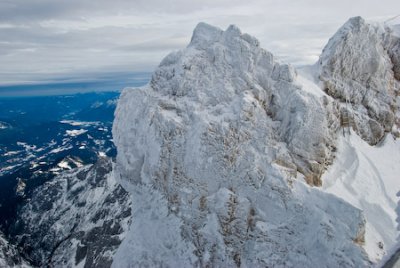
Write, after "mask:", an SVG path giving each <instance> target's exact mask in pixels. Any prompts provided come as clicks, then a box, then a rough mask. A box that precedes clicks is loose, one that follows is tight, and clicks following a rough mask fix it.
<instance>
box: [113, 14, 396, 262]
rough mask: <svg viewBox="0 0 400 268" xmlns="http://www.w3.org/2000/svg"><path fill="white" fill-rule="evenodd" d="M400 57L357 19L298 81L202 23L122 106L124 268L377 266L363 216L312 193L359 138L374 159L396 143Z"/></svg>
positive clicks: (390, 41)
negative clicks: (376, 148)
mask: <svg viewBox="0 0 400 268" xmlns="http://www.w3.org/2000/svg"><path fill="white" fill-rule="evenodd" d="M398 44H399V42H398V39H396V37H394V36H392V35H391V33H390V31H389V30H386V29H384V28H381V27H378V26H374V25H372V24H368V23H366V22H365V21H364V20H363V19H361V18H352V19H350V20H349V21H348V22H347V23H346V24H345V25H344V26H343V27H342V28H341V29H340V30H339V31H338V33H337V34H336V35H335V36H334V37H333V38H332V39H331V40H330V41H329V43H328V45H327V46H326V48H325V49H324V51H323V53H322V55H321V58H320V60H319V61H318V63H317V64H316V65H314V66H312V67H310V68H309V70H308V71H304V70H302V71H300V72H298V71H296V69H295V68H294V67H292V66H290V65H287V64H281V63H279V62H277V61H275V60H274V57H273V55H272V54H271V53H269V52H268V51H266V50H264V49H262V48H261V47H260V46H259V42H258V40H257V39H255V38H254V37H252V36H250V35H248V34H243V33H241V31H240V30H239V29H238V28H237V27H236V26H230V27H228V29H227V30H226V31H223V30H220V29H218V28H215V27H213V26H210V25H207V24H204V23H200V24H199V25H198V26H197V27H196V29H195V30H194V33H193V37H192V39H191V42H190V44H189V45H188V47H187V48H185V49H183V50H181V51H178V52H173V53H171V54H169V55H168V56H167V57H166V58H165V59H164V60H163V61H162V62H161V64H160V66H159V67H158V69H157V70H156V71H155V72H154V74H153V76H152V79H151V82H150V83H149V85H148V86H146V87H143V88H138V89H131V88H128V89H125V90H124V92H123V93H122V95H121V98H120V101H119V104H118V107H117V111H116V118H115V121H114V128H113V135H114V142H115V144H116V146H117V150H118V156H117V166H116V173H117V174H118V176H119V177H120V179H121V181H122V182H123V185H124V187H125V189H127V190H128V191H129V192H130V194H131V195H132V197H133V200H134V201H133V211H134V212H133V215H134V220H133V224H132V226H131V229H130V232H129V234H128V236H127V238H126V239H125V240H124V241H123V243H122V244H121V247H120V248H119V249H118V252H117V255H116V258H115V260H114V264H115V267H123V266H125V265H128V264H133V265H150V266H152V265H157V264H163V265H166V266H175V265H178V264H179V265H183V266H225V265H228V266H238V267H239V266H243V267H248V266H249V267H251V266H285V267H286V266H289V267H295V266H297V267H298V266H301V267H313V266H319V265H321V264H324V266H328V267H342V266H349V267H352V266H355V267H360V266H368V265H369V258H368V256H367V254H366V253H365V251H364V249H363V247H362V245H363V243H364V233H365V221H366V220H365V218H364V216H363V213H362V211H360V210H359V209H357V208H356V207H354V206H352V205H350V204H348V203H346V202H345V201H343V200H342V199H339V198H337V197H335V196H333V195H330V194H327V193H325V192H322V191H320V190H319V189H317V188H313V187H310V186H320V185H321V184H322V181H321V175H322V174H323V173H324V172H325V170H326V169H327V168H328V167H329V166H330V165H331V163H332V162H333V161H334V159H335V152H336V149H337V148H336V147H337V144H338V142H337V139H338V137H339V136H340V135H341V133H342V130H344V129H345V128H347V131H348V132H349V133H350V129H354V131H355V132H356V133H357V134H358V135H360V136H361V138H363V139H364V140H365V141H367V142H368V143H369V144H372V145H373V144H376V143H378V142H379V141H381V140H382V139H383V138H384V137H385V135H390V134H391V133H395V132H396V127H397V126H396V124H395V122H398V106H397V102H396V98H397V95H398V89H399V81H398V80H397V79H396V75H395V71H396V68H397V65H396V57H397V54H396V52H395V50H396V48H397V47H398ZM302 72H306V74H304V75H302ZM307 76H308V77H310V76H311V78H312V79H311V81H310V80H309V79H307ZM310 84H311V85H310ZM316 87H317V88H318V89H317V90H315V88H316ZM387 133H388V134H387ZM302 181H305V182H306V183H307V184H304V183H303V182H302ZM149 256H151V257H149Z"/></svg>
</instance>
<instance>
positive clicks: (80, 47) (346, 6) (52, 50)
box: [0, 0, 400, 86]
mask: <svg viewBox="0 0 400 268" xmlns="http://www.w3.org/2000/svg"><path fill="white" fill-rule="evenodd" d="M399 10H400V2H399V1H398V0H386V1H365V0H364V1H361V0H355V1H347V0H346V1H344V0H336V1H319V0H318V1H317V0H298V1H289V0H280V1H277V0H265V1H263V0H248V1H237V0H230V1H228V0H214V1H211V0H203V1H184V0H176V1H161V0H147V1H144V0H138V1H129V0H113V1H108V0H98V1H89V0H79V1H78V0H69V1H53V0H30V1H25V0H2V1H0V62H1V63H0V85H3V86H4V85H19V84H37V83H43V82H48V81H49V80H55V81H60V80H63V79H71V77H73V78H74V79H76V81H81V80H90V79H93V80H96V79H97V76H99V77H101V76H103V75H104V74H106V73H110V74H112V73H119V72H120V73H127V72H132V73H133V72H151V71H152V70H153V69H154V68H155V67H156V66H157V64H158V63H159V62H160V61H161V59H162V58H163V57H164V56H165V55H166V54H167V53H169V52H170V51H171V50H176V49H180V48H183V47H184V46H186V45H187V43H188V42H189V41H190V37H191V34H192V30H193V28H194V27H195V26H196V24H197V23H198V22H200V21H204V22H207V23H210V24H213V25H216V26H219V27H221V28H226V27H227V26H228V25H229V24H236V25H237V26H239V27H240V28H241V29H242V31H243V32H247V33H249V34H252V35H254V36H256V37H257V38H258V39H259V40H260V41H261V45H262V47H264V48H266V49H267V50H269V51H271V52H273V53H274V54H275V55H276V56H277V58H278V59H280V60H282V61H286V62H290V63H293V64H295V65H301V64H311V63H313V62H315V61H316V60H317V59H318V55H319V53H320V51H321V50H322V48H323V46H324V45H325V43H326V42H327V41H328V38H329V37H330V36H331V35H332V34H334V32H335V31H336V30H337V28H338V27H340V25H342V24H343V23H344V22H345V21H346V20H347V19H348V18H349V17H352V16H356V15H361V16H363V17H365V18H366V19H370V20H376V21H385V20H387V19H388V18H391V17H393V16H396V15H397V14H396V12H400V11H399Z"/></svg>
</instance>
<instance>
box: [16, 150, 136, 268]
mask: <svg viewBox="0 0 400 268" xmlns="http://www.w3.org/2000/svg"><path fill="white" fill-rule="evenodd" d="M130 206H131V199H130V195H129V194H128V193H127V192H126V191H125V190H124V189H123V188H122V187H121V186H120V185H119V184H118V183H117V181H116V180H115V179H114V175H113V172H112V163H111V160H110V159H108V158H100V159H99V160H98V162H97V163H96V164H94V165H89V166H83V167H81V168H78V169H74V170H72V171H70V172H64V173H62V174H60V175H58V176H57V177H55V178H54V179H53V180H51V181H49V182H47V183H46V184H45V185H44V186H43V187H40V188H38V189H37V190H35V192H34V194H33V196H32V198H31V200H30V202H29V203H28V204H26V205H25V206H24V207H22V209H21V214H20V217H19V219H18V221H17V222H16V223H15V224H14V230H12V231H13V232H15V233H14V234H13V235H14V237H15V243H17V244H18V246H19V248H20V249H23V251H24V254H25V257H27V259H29V260H30V262H31V263H32V264H33V265H34V266H35V267H47V266H50V267H110V266H111V262H112V259H113V256H114V253H115V252H116V250H117V248H118V246H119V245H120V244H121V241H122V240H123V239H124V237H125V235H126V232H127V230H128V226H129V224H130V219H131V208H130Z"/></svg>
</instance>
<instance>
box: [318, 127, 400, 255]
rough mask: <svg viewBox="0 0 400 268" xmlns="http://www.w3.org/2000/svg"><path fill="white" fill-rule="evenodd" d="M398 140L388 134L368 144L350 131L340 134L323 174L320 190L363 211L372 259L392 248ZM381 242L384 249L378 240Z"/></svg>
mask: <svg viewBox="0 0 400 268" xmlns="http://www.w3.org/2000/svg"><path fill="white" fill-rule="evenodd" d="M399 162H400V140H395V139H394V138H393V136H391V135H388V136H387V137H386V138H385V139H384V140H383V141H382V142H381V143H380V144H379V145H378V146H370V145H369V144H368V143H366V142H365V141H363V140H362V139H361V138H360V137H359V136H357V135H355V133H352V134H351V135H350V136H346V137H341V139H340V141H339V147H338V154H337V156H336V161H335V162H334V164H333V165H332V166H331V167H330V168H329V170H328V172H327V173H326V174H325V175H324V176H323V189H324V190H325V191H327V192H329V193H332V194H335V195H337V196H339V197H341V198H343V199H344V200H346V201H347V202H349V203H350V204H352V205H354V206H355V207H357V208H359V209H361V210H363V212H364V214H365V217H366V220H367V224H366V237H365V239H366V243H365V247H364V248H365V250H366V251H367V253H368V255H369V257H370V259H371V260H373V261H374V262H376V261H378V260H379V259H381V258H382V256H383V255H384V254H385V253H386V251H387V250H388V249H390V248H391V247H393V246H394V245H395V242H396V238H397V237H398V236H399V235H400V232H399V230H397V225H398V223H397V222H396V219H397V217H398V215H397V213H396V207H397V206H398V202H399V196H398V194H399V193H400V177H399V174H400V165H399ZM380 242H381V243H383V249H381V248H379V243H380Z"/></svg>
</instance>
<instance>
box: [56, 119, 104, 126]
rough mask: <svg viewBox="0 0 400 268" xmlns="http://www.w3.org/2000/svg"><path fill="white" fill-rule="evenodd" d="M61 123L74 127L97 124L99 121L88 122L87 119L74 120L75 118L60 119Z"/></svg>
mask: <svg viewBox="0 0 400 268" xmlns="http://www.w3.org/2000/svg"><path fill="white" fill-rule="evenodd" d="M60 123H61V124H68V125H71V126H74V127H77V126H90V125H98V124H99V122H96V121H94V122H89V121H76V120H61V121H60Z"/></svg>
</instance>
